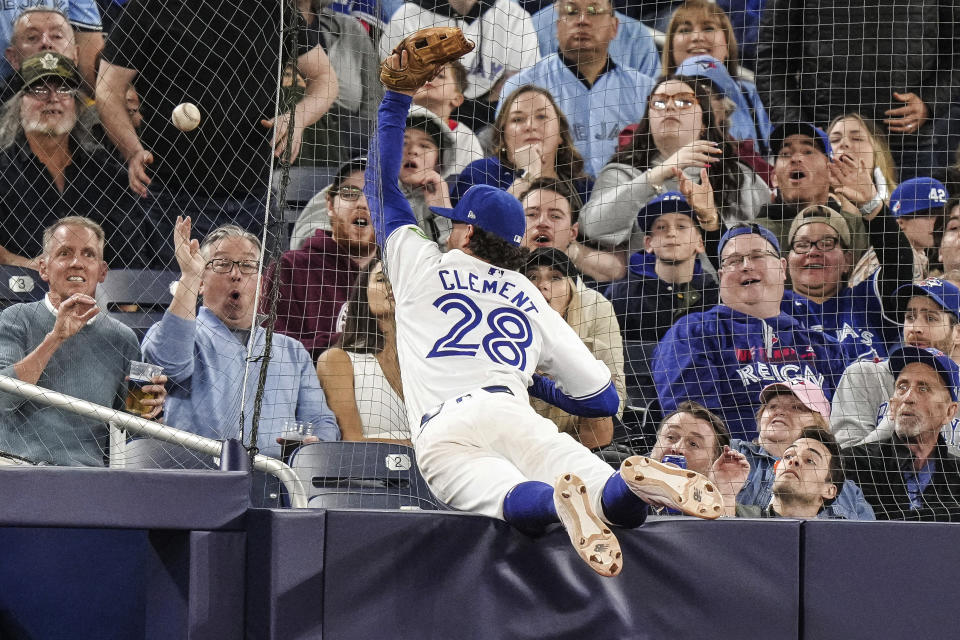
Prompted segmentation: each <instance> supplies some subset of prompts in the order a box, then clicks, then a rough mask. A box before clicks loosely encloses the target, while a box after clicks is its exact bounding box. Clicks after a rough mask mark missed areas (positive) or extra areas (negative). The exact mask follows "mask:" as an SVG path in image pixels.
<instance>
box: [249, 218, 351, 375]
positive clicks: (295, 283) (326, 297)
mask: <svg viewBox="0 0 960 640" xmlns="http://www.w3.org/2000/svg"><path fill="white" fill-rule="evenodd" d="M278 265H279V266H278V267H277V268H279V273H280V283H279V290H278V292H277V321H276V324H274V331H276V332H277V333H282V334H284V335H288V336H290V337H291V338H296V339H297V340H299V341H300V342H302V343H303V346H305V347H306V348H307V351H309V352H310V355H312V356H313V358H314V360H316V358H317V356H319V355H320V353H321V352H323V350H324V349H326V348H327V347H329V346H330V344H331V343H332V342H333V340H334V339H335V338H336V336H337V317H338V316H339V315H340V309H341V308H342V307H343V305H344V303H345V302H346V301H347V298H348V297H349V295H350V289H351V288H352V287H353V284H354V282H356V280H357V275H358V274H359V273H360V267H358V266H357V264H356V263H355V262H354V261H353V260H352V259H351V258H350V256H349V254H347V252H346V251H344V250H343V249H341V248H340V246H339V245H337V243H336V242H334V241H333V238H332V237H331V236H330V234H329V233H328V232H326V231H323V230H317V232H316V234H315V235H314V236H313V237H312V238H310V239H309V240H307V241H306V242H305V243H304V244H303V247H302V248H300V249H296V250H293V251H287V252H285V253H284V254H283V256H281V257H280V262H279V263H278ZM275 272H276V271H275V269H271V270H270V272H269V273H268V274H267V275H266V277H265V278H264V288H263V306H262V309H263V310H264V311H265V310H266V309H267V305H268V296H269V292H270V285H271V281H272V280H273V275H274V273H275Z"/></svg>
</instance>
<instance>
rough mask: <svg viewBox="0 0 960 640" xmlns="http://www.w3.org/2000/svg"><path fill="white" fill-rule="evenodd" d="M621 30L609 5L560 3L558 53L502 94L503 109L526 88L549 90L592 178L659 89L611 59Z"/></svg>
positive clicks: (579, 0) (602, 0)
mask: <svg viewBox="0 0 960 640" xmlns="http://www.w3.org/2000/svg"><path fill="white" fill-rule="evenodd" d="M618 28H619V23H618V21H617V18H616V16H615V15H613V7H612V6H611V5H610V1H609V0H567V1H564V2H560V3H558V4H557V40H558V42H559V50H558V51H557V52H555V53H551V54H550V55H548V56H547V57H545V58H543V59H542V60H540V61H539V62H538V63H536V64H535V65H533V66H532V67H529V68H527V69H524V70H523V71H521V72H520V73H518V74H517V75H515V76H513V77H511V78H509V79H508V80H507V81H506V82H505V83H504V85H503V91H501V92H500V106H501V107H502V106H503V100H504V98H505V97H506V96H508V95H510V94H511V93H512V92H513V91H514V90H516V89H517V88H519V87H521V86H523V85H526V84H533V85H536V86H538V87H544V88H546V89H548V90H549V91H550V93H551V94H553V97H554V98H555V99H556V101H557V105H558V106H559V107H560V110H561V111H562V112H563V113H564V115H565V116H566V117H567V120H568V121H569V122H570V131H571V133H572V134H573V140H574V143H575V144H576V146H577V151H579V152H580V155H582V156H583V160H584V169H585V170H586V172H587V173H589V174H590V175H592V176H595V175H597V173H598V172H599V171H600V169H601V168H602V167H603V165H605V164H606V163H607V161H608V160H609V159H610V156H612V155H613V152H614V151H615V150H616V148H617V136H618V135H619V133H620V131H621V130H622V129H623V128H624V127H626V126H627V125H629V124H633V123H634V122H639V121H640V120H641V119H642V118H643V114H644V112H645V110H646V105H647V96H649V95H650V92H651V91H653V86H654V82H653V78H651V77H649V76H647V75H645V74H643V73H641V72H640V71H638V70H636V69H632V68H630V67H624V66H621V65H618V64H616V63H614V61H613V60H612V59H611V58H610V56H609V55H608V51H609V48H610V43H611V42H612V41H613V39H614V38H615V37H616V35H617V29H618Z"/></svg>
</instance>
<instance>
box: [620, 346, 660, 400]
mask: <svg viewBox="0 0 960 640" xmlns="http://www.w3.org/2000/svg"><path fill="white" fill-rule="evenodd" d="M657 344H658V343H657V342H653V341H646V340H624V341H623V355H624V363H623V364H624V368H623V369H624V375H625V378H626V380H625V384H626V387H627V398H628V399H629V401H628V402H627V404H628V405H630V406H634V407H644V408H645V407H647V406H648V405H649V404H650V403H651V402H653V401H654V400H656V399H657V391H656V388H655V387H654V384H653V372H652V371H651V370H650V367H651V365H652V364H653V352H654V350H655V349H656V348H657Z"/></svg>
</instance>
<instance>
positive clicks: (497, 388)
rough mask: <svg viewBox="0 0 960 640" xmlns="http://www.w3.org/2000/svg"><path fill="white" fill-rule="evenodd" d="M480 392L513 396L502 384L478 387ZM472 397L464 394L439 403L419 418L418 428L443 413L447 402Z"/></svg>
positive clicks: (508, 388) (469, 394)
mask: <svg viewBox="0 0 960 640" xmlns="http://www.w3.org/2000/svg"><path fill="white" fill-rule="evenodd" d="M480 390H481V391H486V392H487V393H509V394H510V395H513V391H511V390H510V387H508V386H506V385H502V384H493V385H490V386H489V387H480ZM472 396H473V394H472V393H465V394H463V395H462V396H460V397H458V398H454V399H453V400H447V402H441V403H440V405H439V406H437V407H434V408H433V409H431V410H430V411H427V412H426V413H425V414H423V417H422V418H420V428H421V429H422V428H423V426H424V425H425V424H427V423H428V422H430V421H431V420H433V419H434V418H436V417H437V414H439V413H440V412H441V411H443V407H444V406H446V404H447V403H448V402H463V401H464V400H466V399H467V398H470V397H472Z"/></svg>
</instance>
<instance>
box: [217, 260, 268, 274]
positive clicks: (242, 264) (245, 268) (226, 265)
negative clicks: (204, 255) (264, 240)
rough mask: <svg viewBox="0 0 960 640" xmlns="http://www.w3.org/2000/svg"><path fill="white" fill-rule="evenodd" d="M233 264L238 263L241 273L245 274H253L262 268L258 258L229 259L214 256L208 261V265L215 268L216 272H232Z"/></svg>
mask: <svg viewBox="0 0 960 640" xmlns="http://www.w3.org/2000/svg"><path fill="white" fill-rule="evenodd" d="M233 265H237V267H238V268H239V269H240V273H242V274H243V275H245V276H249V275H253V274H254V273H256V272H257V270H258V269H260V263H259V262H258V261H257V260H227V259H226V258H214V259H213V260H211V261H210V262H208V263H207V266H208V267H210V268H211V269H213V272H214V273H230V272H231V271H233Z"/></svg>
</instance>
